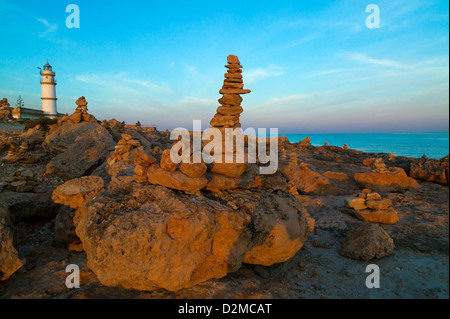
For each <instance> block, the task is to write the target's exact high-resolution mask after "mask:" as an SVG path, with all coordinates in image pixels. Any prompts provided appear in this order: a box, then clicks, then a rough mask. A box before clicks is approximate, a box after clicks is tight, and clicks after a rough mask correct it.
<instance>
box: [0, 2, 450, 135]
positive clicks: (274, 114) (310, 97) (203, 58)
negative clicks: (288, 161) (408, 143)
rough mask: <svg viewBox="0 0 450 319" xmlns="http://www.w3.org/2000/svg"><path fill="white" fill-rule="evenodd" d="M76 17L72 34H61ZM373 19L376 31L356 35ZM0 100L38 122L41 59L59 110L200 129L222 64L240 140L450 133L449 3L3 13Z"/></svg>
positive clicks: (114, 6)
mask: <svg viewBox="0 0 450 319" xmlns="http://www.w3.org/2000/svg"><path fill="white" fill-rule="evenodd" d="M71 3H74V4H77V5H78V6H79V8H80V17H81V21H80V22H81V25H80V28H79V29H68V28H66V25H65V20H66V17H67V16H68V15H69V14H68V13H66V12H65V8H66V6H67V5H69V4H71ZM370 3H374V4H377V5H378V6H379V8H380V18H381V24H380V28H379V29H368V28H367V27H366V25H365V20H366V17H367V16H368V15H369V14H368V13H366V12H365V9H366V6H367V5H368V4H370ZM0 25H1V27H0V39H2V45H1V50H0V61H1V62H0V97H7V98H8V99H9V101H10V103H11V105H14V104H15V101H16V99H17V96H18V95H21V96H22V97H23V99H24V101H25V106H26V107H30V108H37V109H40V102H41V101H40V84H39V72H38V70H37V69H36V67H38V66H43V65H44V64H45V62H46V60H47V58H48V59H49V61H50V63H51V64H52V66H53V68H54V70H55V71H56V78H57V81H58V86H57V97H58V111H59V112H62V113H72V112H73V111H74V109H75V107H76V105H75V101H76V99H77V98H78V97H80V96H82V95H84V96H86V99H87V100H88V102H89V105H88V107H89V111H90V113H92V114H94V115H95V116H96V117H97V118H98V119H111V118H116V119H118V120H125V121H126V122H127V123H135V122H136V121H138V120H139V121H140V122H141V123H142V124H145V125H157V126H158V128H160V129H166V128H168V129H172V128H174V127H179V126H181V127H186V128H192V120H193V119H201V120H202V123H203V126H204V128H206V127H207V126H209V120H210V119H211V118H212V117H213V116H214V114H215V110H216V108H217V106H218V105H219V104H218V102H217V99H219V98H220V97H221V95H220V94H219V93H218V91H219V89H220V88H221V86H222V83H223V74H224V73H225V71H226V69H225V68H224V65H225V64H226V57H227V55H228V54H235V55H238V56H239V58H240V60H241V64H242V65H243V66H244V69H243V75H244V83H245V87H246V88H248V89H251V90H252V93H251V94H248V95H245V96H243V97H244V102H243V107H244V113H243V114H242V116H241V123H242V124H243V126H244V127H254V128H257V127H267V128H270V127H277V128H279V130H280V132H282V133H352V132H366V133H368V132H369V133H370V132H448V130H449V120H448V116H449V89H448V85H449V49H448V46H449V37H448V34H449V7H448V3H447V1H414V0H413V1H395V0H394V1H376V0H370V1H359V0H356V1H355V0H353V1H298V0H296V1H283V0H282V1H261V0H260V1H242V2H230V1H152V0H149V1H128V2H126V3H125V2H113V1H97V0H96V1H84V0H72V2H66V1H21V0H14V1H11V0H8V1H5V0H0Z"/></svg>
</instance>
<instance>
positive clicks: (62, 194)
mask: <svg viewBox="0 0 450 319" xmlns="http://www.w3.org/2000/svg"><path fill="white" fill-rule="evenodd" d="M103 187H104V184H103V179H102V178H101V177H99V176H83V177H81V178H77V179H73V180H70V181H68V182H66V183H64V184H62V185H59V186H58V187H57V188H56V189H55V191H54V192H53V194H52V199H53V201H54V202H55V203H59V204H63V205H67V206H70V207H71V208H73V209H79V208H82V207H83V206H84V204H85V202H86V200H87V199H89V198H91V197H92V196H94V195H96V194H97V193H99V192H101V191H102V190H103Z"/></svg>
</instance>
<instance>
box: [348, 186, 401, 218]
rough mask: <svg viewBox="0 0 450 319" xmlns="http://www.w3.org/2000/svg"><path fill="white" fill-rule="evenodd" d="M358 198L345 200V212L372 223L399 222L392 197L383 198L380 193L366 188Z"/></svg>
mask: <svg viewBox="0 0 450 319" xmlns="http://www.w3.org/2000/svg"><path fill="white" fill-rule="evenodd" d="M355 197H356V198H349V199H346V200H345V207H344V208H342V210H341V211H342V212H343V213H347V214H350V215H353V216H355V217H356V218H358V219H360V220H364V221H367V222H371V223H381V224H395V223H397V222H398V215H397V212H396V211H395V210H394V209H393V208H392V201H391V200H390V199H382V198H381V195H380V194H378V193H372V190H370V189H364V190H363V191H362V193H361V194H357V195H355Z"/></svg>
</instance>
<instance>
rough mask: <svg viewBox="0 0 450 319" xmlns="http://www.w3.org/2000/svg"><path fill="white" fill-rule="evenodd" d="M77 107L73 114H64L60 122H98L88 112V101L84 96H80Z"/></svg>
mask: <svg viewBox="0 0 450 319" xmlns="http://www.w3.org/2000/svg"><path fill="white" fill-rule="evenodd" d="M75 103H76V105H77V108H76V109H75V112H74V113H73V114H72V115H67V114H66V115H64V116H63V117H62V118H61V119H60V120H59V121H58V124H63V123H65V122H72V123H80V122H97V119H96V118H95V117H94V116H93V115H92V114H89V113H88V108H87V105H88V102H87V101H86V98H85V97H84V96H82V97H80V98H79V99H78V100H77V101H76V102H75Z"/></svg>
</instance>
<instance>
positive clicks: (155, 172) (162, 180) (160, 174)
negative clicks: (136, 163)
mask: <svg viewBox="0 0 450 319" xmlns="http://www.w3.org/2000/svg"><path fill="white" fill-rule="evenodd" d="M147 178H148V181H149V182H150V183H152V184H156V185H161V186H165V187H168V188H172V189H177V190H181V191H185V192H196V191H199V190H200V189H202V188H203V187H205V186H206V184H207V183H208V180H207V179H206V178H205V177H198V178H191V177H188V176H186V175H185V174H183V173H181V172H179V171H176V172H170V171H166V170H163V169H162V168H156V169H152V170H149V171H148V172H147Z"/></svg>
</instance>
